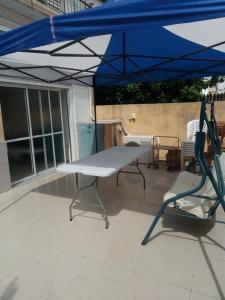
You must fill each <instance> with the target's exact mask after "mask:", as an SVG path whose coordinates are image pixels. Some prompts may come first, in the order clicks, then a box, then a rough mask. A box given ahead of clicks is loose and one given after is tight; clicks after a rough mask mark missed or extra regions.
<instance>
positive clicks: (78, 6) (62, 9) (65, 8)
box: [38, 0, 92, 13]
mask: <svg viewBox="0 0 225 300" xmlns="http://www.w3.org/2000/svg"><path fill="white" fill-rule="evenodd" d="M38 1H39V2H41V3H43V4H44V5H46V6H48V7H50V8H53V9H55V10H56V11H58V12H59V13H70V12H75V11H79V10H83V9H87V8H91V7H92V6H91V5H90V4H89V3H87V2H86V0H38Z"/></svg>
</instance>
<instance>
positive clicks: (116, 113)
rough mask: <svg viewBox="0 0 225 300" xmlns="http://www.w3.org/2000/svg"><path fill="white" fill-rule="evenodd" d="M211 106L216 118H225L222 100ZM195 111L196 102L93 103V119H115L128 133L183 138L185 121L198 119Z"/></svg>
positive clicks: (196, 108) (224, 106)
mask: <svg viewBox="0 0 225 300" xmlns="http://www.w3.org/2000/svg"><path fill="white" fill-rule="evenodd" d="M215 109H216V118H217V121H225V101H221V102H216V103H215ZM199 110H200V103H199V102H194V103H193V102H191V103H189V102H187V103H162V104H161V103H160V104H123V105H100V106H97V118H98V120H106V119H115V118H119V119H121V120H122V121H123V123H124V125H125V127H126V129H127V130H128V131H129V133H131V134H137V135H170V136H177V137H179V138H180V139H184V138H185V137H186V127H187V122H188V121H190V120H194V119H198V118H199ZM132 116H133V117H135V119H132V118H131V117H132Z"/></svg>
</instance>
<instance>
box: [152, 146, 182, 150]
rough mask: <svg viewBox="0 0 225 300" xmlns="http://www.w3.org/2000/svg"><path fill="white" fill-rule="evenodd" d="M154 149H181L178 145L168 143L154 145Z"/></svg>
mask: <svg viewBox="0 0 225 300" xmlns="http://www.w3.org/2000/svg"><path fill="white" fill-rule="evenodd" d="M153 149H155V150H179V147H178V146H169V145H168V146H167V145H154V146H153Z"/></svg>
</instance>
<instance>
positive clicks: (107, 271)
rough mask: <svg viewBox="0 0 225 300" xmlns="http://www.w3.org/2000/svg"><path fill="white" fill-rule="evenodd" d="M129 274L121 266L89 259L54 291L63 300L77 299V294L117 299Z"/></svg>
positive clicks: (110, 299)
mask: <svg viewBox="0 0 225 300" xmlns="http://www.w3.org/2000/svg"><path fill="white" fill-rule="evenodd" d="M129 274H130V273H129V272H127V271H125V270H122V269H120V268H116V267H114V266H111V265H108V264H105V263H102V262H100V261H96V260H92V259H87V260H86V261H85V263H84V264H83V265H82V266H80V267H79V268H77V269H76V270H75V271H74V272H73V273H72V274H71V275H70V276H69V277H68V278H67V279H66V280H65V281H64V282H63V283H62V285H60V286H59V287H58V288H57V289H56V290H55V292H54V293H55V294H56V295H57V296H59V297H60V298H62V299H63V300H73V299H76V297H77V295H79V296H81V297H83V298H84V299H90V300H104V299H108V300H115V299H117V297H118V293H119V291H120V290H121V289H122V287H123V286H124V285H125V282H126V280H127V279H128V276H129ZM78 299H79V297H78Z"/></svg>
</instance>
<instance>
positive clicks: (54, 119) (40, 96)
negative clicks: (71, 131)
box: [0, 87, 65, 182]
mask: <svg viewBox="0 0 225 300" xmlns="http://www.w3.org/2000/svg"><path fill="white" fill-rule="evenodd" d="M0 103H1V110H2V118H3V127H4V134H5V139H6V142H7V146H8V157H9V167H10V174H11V180H12V182H19V181H21V180H23V179H24V178H27V177H30V176H35V175H37V174H39V173H42V172H45V171H46V170H49V169H52V168H55V167H56V166H57V165H58V164H60V163H63V162H64V161H65V146H64V145H65V143H64V133H63V120H62V109H61V97H60V92H59V91H49V90H38V89H26V88H14V87H13V88H12V87H0Z"/></svg>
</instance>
